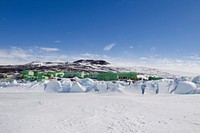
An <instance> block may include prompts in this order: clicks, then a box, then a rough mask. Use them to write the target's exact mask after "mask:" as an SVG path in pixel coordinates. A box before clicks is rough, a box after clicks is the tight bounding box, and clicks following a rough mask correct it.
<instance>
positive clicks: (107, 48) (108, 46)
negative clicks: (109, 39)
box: [103, 43, 116, 51]
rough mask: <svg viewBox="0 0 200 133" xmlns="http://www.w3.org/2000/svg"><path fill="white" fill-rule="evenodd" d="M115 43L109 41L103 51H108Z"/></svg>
mask: <svg viewBox="0 0 200 133" xmlns="http://www.w3.org/2000/svg"><path fill="white" fill-rule="evenodd" d="M115 45H116V43H111V44H108V45H106V46H105V47H104V49H103V50H104V51H110V50H111V49H112V48H113V47H114V46H115Z"/></svg>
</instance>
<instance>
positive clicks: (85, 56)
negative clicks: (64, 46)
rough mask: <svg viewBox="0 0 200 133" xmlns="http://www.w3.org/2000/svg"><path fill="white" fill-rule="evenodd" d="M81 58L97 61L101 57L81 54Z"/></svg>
mask: <svg viewBox="0 0 200 133" xmlns="http://www.w3.org/2000/svg"><path fill="white" fill-rule="evenodd" d="M81 56H82V57H83V58H87V59H97V58H99V55H97V54H91V53H84V54H81Z"/></svg>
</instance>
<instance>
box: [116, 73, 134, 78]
mask: <svg viewBox="0 0 200 133" xmlns="http://www.w3.org/2000/svg"><path fill="white" fill-rule="evenodd" d="M117 75H118V76H119V79H137V73H134V72H121V73H117Z"/></svg>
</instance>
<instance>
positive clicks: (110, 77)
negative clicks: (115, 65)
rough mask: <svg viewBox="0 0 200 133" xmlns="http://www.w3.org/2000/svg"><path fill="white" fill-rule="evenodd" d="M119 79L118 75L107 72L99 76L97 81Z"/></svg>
mask: <svg viewBox="0 0 200 133" xmlns="http://www.w3.org/2000/svg"><path fill="white" fill-rule="evenodd" d="M118 79H119V76H118V75H117V73H112V72H105V73H100V74H98V75H97V80H104V81H112V80H118Z"/></svg>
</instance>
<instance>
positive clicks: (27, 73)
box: [21, 70, 34, 76]
mask: <svg viewBox="0 0 200 133" xmlns="http://www.w3.org/2000/svg"><path fill="white" fill-rule="evenodd" d="M21 74H22V76H26V75H27V76H34V72H33V71H29V70H25V71H22V72H21Z"/></svg>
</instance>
